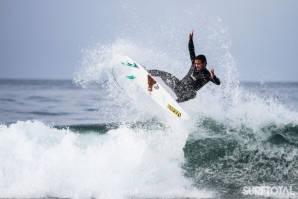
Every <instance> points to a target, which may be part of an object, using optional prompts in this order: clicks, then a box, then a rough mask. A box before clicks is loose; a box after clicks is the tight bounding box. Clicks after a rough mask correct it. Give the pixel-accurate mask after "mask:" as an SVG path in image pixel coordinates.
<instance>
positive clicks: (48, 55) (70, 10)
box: [0, 0, 298, 81]
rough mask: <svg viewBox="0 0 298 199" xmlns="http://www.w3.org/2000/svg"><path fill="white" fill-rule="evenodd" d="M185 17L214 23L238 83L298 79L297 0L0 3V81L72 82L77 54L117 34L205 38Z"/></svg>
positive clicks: (36, 0) (3, 0)
mask: <svg viewBox="0 0 298 199" xmlns="http://www.w3.org/2000/svg"><path fill="white" fill-rule="evenodd" d="M198 5H199V9H198ZM188 11H189V12H194V13H195V12H200V13H198V17H202V16H204V17H206V18H216V17H217V16H218V17H220V19H221V20H222V25H223V26H224V27H227V28H228V32H229V39H230V40H231V43H232V46H231V48H230V52H231V54H232V55H233V56H234V57H235V58H236V60H237V68H238V72H239V76H240V80H253V81H261V80H265V81H298V77H297V75H298V63H297V61H296V58H297V57H298V1H297V0H262V1H260V0H249V1H239V0H226V1H222V0H213V1H209V0H208V1H207V0H204V1H203V0H201V1H200V0H196V1H195V0H193V1H192V0H186V1H178V0H172V1H161V0H153V1H137V0H129V1H121V0H120V1H119V0H118V1H117V0H109V1H94V0H93V1H90V0H89V1H76V0H74V1H73V0H72V1H70V0H69V1H68V0H65V1H60V0H51V1H40V0H27V1H18V0H0V68H1V72H0V78H38V79H43V78H46V79H72V78H73V74H74V70H75V68H76V67H77V66H78V65H79V64H80V63H79V62H80V61H81V59H82V54H81V49H83V48H87V47H88V46H90V45H94V44H95V43H97V42H101V43H108V42H113V41H114V40H116V39H117V38H121V37H123V34H125V35H126V36H125V37H129V38H131V39H133V38H135V39H136V40H138V41H140V40H142V39H143V42H145V43H146V42H149V41H147V38H148V36H149V35H150V36H151V37H152V38H151V45H152V40H154V39H155V40H156V42H157V41H160V40H163V41H165V39H164V38H165V36H167V34H165V33H162V32H161V31H167V28H168V29H169V31H172V32H171V34H174V35H175V34H176V35H175V36H173V38H168V40H167V41H168V42H173V43H181V42H184V41H185V37H187V35H188V33H189V31H190V28H194V29H195V36H196V34H199V33H198V32H200V31H201V35H203V36H204V27H200V25H199V23H193V26H192V22H191V21H190V20H188V24H187V25H185V24H183V23H182V22H183V19H184V17H185V20H186V19H187V17H186V16H185V13H187V12H188ZM195 16H196V15H195ZM178 17H179V19H180V23H177V24H175V23H174V21H173V18H178ZM188 17H189V16H188ZM193 20H194V21H196V20H197V21H199V19H196V17H193ZM207 21H208V20H207ZM203 25H204V24H202V26H203ZM164 27H166V29H165V28H164ZM186 28H188V29H186ZM170 29H171V30H170ZM178 30H179V31H178ZM198 30H200V31H198ZM148 32H150V34H147V33H148ZM159 32H160V33H159ZM182 35H183V36H182ZM182 37H184V38H183V39H184V40H182V39H181V40H180V39H179V38H182ZM177 38H178V39H177ZM195 38H196V37H195ZM201 38H202V37H201ZM171 39H172V40H171ZM174 39H176V40H174ZM167 41H165V42H167ZM153 43H154V42H153ZM166 44H168V43H165V45H166ZM184 45H187V44H184ZM195 45H196V49H198V48H199V47H198V46H197V44H196V43H195ZM157 47H159V46H157ZM161 48H162V46H161ZM165 49H166V48H165ZM202 53H204V52H202Z"/></svg>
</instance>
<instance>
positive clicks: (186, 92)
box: [175, 88, 197, 103]
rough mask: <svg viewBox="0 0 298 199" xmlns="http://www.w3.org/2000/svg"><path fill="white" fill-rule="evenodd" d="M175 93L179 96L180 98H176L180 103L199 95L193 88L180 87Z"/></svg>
mask: <svg viewBox="0 0 298 199" xmlns="http://www.w3.org/2000/svg"><path fill="white" fill-rule="evenodd" d="M175 93H176V95H177V97H178V99H176V101H177V102H178V103H180V102H185V101H188V100H190V99H193V98H195V97H196V96H197V92H196V91H195V90H191V89H183V88H180V89H179V90H176V91H175Z"/></svg>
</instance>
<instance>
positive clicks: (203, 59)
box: [195, 55, 207, 63]
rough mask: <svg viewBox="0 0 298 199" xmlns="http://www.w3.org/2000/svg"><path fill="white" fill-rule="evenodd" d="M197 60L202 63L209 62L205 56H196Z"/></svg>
mask: <svg viewBox="0 0 298 199" xmlns="http://www.w3.org/2000/svg"><path fill="white" fill-rule="evenodd" d="M195 60H201V62H202V63H205V62H207V59H206V57H205V55H198V56H196V58H195Z"/></svg>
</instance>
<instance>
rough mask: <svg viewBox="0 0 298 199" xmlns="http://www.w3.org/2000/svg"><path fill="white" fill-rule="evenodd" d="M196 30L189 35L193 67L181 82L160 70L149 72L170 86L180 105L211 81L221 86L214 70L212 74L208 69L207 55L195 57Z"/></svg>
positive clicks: (193, 96) (189, 48)
mask: <svg viewBox="0 0 298 199" xmlns="http://www.w3.org/2000/svg"><path fill="white" fill-rule="evenodd" d="M193 34H194V30H191V31H190V33H189V42H188V50H189V54H190V60H191V64H192V65H191V67H190V70H189V72H188V73H187V75H186V76H185V77H184V78H183V79H182V80H179V79H178V78H177V77H175V76H174V75H172V74H170V73H167V72H165V71H160V70H148V73H149V74H150V75H152V76H158V77H160V78H161V79H162V80H163V81H164V83H165V84H166V85H167V86H169V87H170V88H171V89H172V90H173V91H174V93H175V94H176V96H177V97H178V99H177V100H176V101H177V102H178V103H180V102H185V101H188V100H190V99H193V98H195V97H196V95H197V91H198V90H200V89H201V88H202V87H203V86H204V85H205V84H207V83H208V82H209V81H211V82H213V83H214V84H216V85H220V80H219V79H218V78H217V77H216V76H215V74H214V70H213V69H211V70H210V72H209V71H208V70H207V69H206V66H207V59H206V57H205V55H198V56H196V55H195V47H194V44H193V40H192V38H193Z"/></svg>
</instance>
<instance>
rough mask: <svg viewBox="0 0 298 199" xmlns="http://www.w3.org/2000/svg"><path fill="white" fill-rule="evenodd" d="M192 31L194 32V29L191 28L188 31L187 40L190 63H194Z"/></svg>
mask: <svg viewBox="0 0 298 199" xmlns="http://www.w3.org/2000/svg"><path fill="white" fill-rule="evenodd" d="M193 33H194V30H191V31H190V33H189V42H188V50H189V55H190V60H191V63H192V64H194V62H195V57H196V54H195V46H194V45H193V41H192V38H193Z"/></svg>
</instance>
